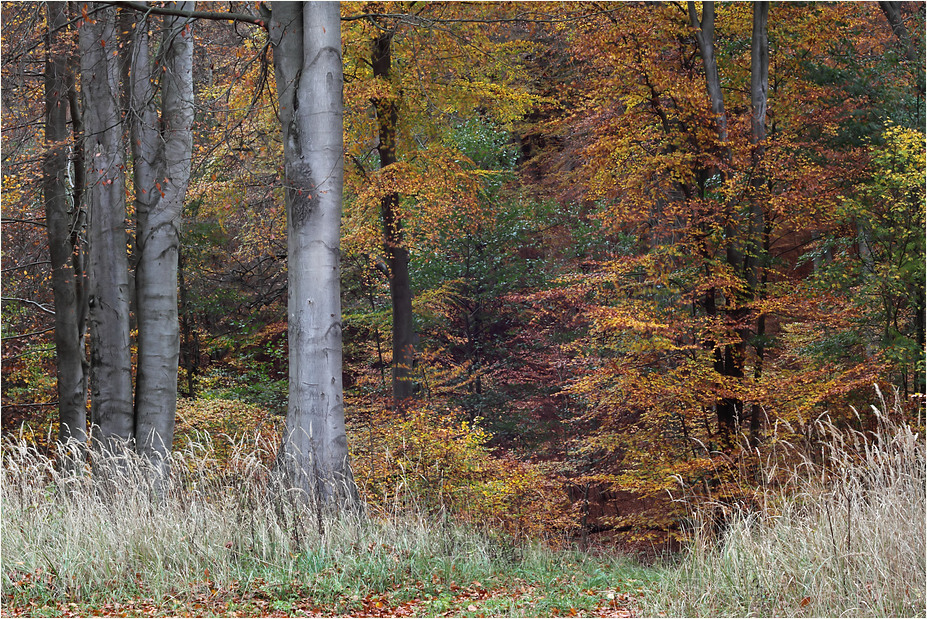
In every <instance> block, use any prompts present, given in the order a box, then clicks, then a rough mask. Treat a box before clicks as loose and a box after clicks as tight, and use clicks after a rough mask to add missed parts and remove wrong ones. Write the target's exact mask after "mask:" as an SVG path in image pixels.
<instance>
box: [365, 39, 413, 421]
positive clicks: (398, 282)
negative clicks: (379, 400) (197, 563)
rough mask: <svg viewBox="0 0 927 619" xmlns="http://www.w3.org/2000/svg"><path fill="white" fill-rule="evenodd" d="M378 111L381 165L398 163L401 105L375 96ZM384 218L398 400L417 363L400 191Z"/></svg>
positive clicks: (386, 50)
mask: <svg viewBox="0 0 927 619" xmlns="http://www.w3.org/2000/svg"><path fill="white" fill-rule="evenodd" d="M392 41H393V33H392V32H391V31H387V32H383V33H381V34H380V36H378V37H377V38H376V39H374V41H373V46H372V50H371V64H372V66H373V75H374V77H375V78H377V79H380V80H383V81H385V82H386V83H387V84H389V83H390V80H391V77H392V76H391V65H392ZM373 104H374V108H375V109H376V112H377V129H378V132H379V138H380V139H379V144H378V145H377V153H378V154H379V156H380V168H381V169H382V168H385V167H386V166H389V165H392V164H394V163H396V161H397V157H396V133H397V127H398V125H399V105H398V102H397V101H396V99H395V98H394V97H378V98H375V99H373ZM380 218H381V219H382V221H383V251H384V253H385V254H386V266H387V268H388V269H389V291H390V298H391V300H392V306H393V370H392V378H393V400H394V402H395V403H399V402H402V401H403V400H405V399H407V398H409V397H411V396H412V393H413V387H414V378H413V367H414V364H415V325H414V322H413V314H412V285H411V282H410V281H409V250H408V249H406V248H405V246H404V245H403V233H402V217H401V215H400V213H399V194H397V193H395V192H394V193H390V194H388V195H386V196H383V198H382V199H381V200H380Z"/></svg>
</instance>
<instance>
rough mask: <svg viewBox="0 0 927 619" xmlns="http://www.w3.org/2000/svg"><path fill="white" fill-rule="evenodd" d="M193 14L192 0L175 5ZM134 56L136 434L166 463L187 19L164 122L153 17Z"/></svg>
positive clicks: (181, 23) (188, 61) (170, 41)
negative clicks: (156, 89)
mask: <svg viewBox="0 0 927 619" xmlns="http://www.w3.org/2000/svg"><path fill="white" fill-rule="evenodd" d="M176 8H177V9H178V10H181V11H192V10H193V8H194V3H193V2H179V3H176ZM138 23H139V27H138V28H137V29H136V37H135V46H134V51H133V57H132V98H131V100H132V110H133V116H134V120H133V123H132V145H133V155H134V163H135V188H136V201H135V204H136V214H137V218H138V223H137V226H136V243H137V251H138V258H139V260H138V264H137V266H136V270H135V288H136V295H137V304H136V305H137V309H136V314H137V320H138V368H137V377H136V389H135V437H136V443H137V449H138V451H139V453H141V454H142V455H145V456H147V457H148V458H149V459H150V460H152V461H153V462H163V461H164V459H165V458H166V456H167V454H168V453H169V452H170V450H171V444H172V442H173V438H174V417H175V414H176V410H177V371H178V360H179V355H180V324H179V320H178V312H177V261H178V253H179V248H180V228H181V215H182V212H183V200H184V197H185V196H186V192H187V185H188V183H189V180H190V158H191V155H192V149H193V133H192V126H193V35H192V21H191V20H189V19H188V18H183V17H176V16H165V17H164V24H163V36H162V41H161V51H160V54H159V58H158V66H159V67H160V68H161V97H160V99H161V117H160V122H159V119H158V114H157V111H156V110H155V107H154V94H153V86H152V79H151V70H150V63H151V59H150V57H149V50H148V35H147V18H146V17H144V16H142V17H140V18H139V22H138Z"/></svg>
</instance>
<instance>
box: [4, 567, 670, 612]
mask: <svg viewBox="0 0 927 619" xmlns="http://www.w3.org/2000/svg"><path fill="white" fill-rule="evenodd" d="M552 552H554V553H556V551H552ZM562 558H563V559H564V560H565V562H564V563H563V564H562V566H561V567H562V574H560V575H554V574H553V573H552V571H551V570H549V569H541V570H539V571H537V572H535V573H528V572H522V571H520V570H519V573H520V575H519V576H514V575H512V574H504V573H497V574H492V575H490V577H489V578H484V579H483V580H484V581H485V582H480V581H476V580H474V581H471V582H468V583H466V582H462V583H460V584H458V583H457V582H455V581H454V580H447V579H446V578H443V577H439V576H438V575H435V576H434V577H433V579H432V582H427V583H426V582H422V581H415V582H413V581H408V582H402V583H398V584H396V583H394V584H393V587H392V588H391V589H390V590H382V591H378V590H375V589H376V588H370V587H364V586H363V584H362V583H357V585H358V586H356V587H352V588H351V589H352V590H345V591H343V592H341V594H340V595H338V594H336V595H335V596H332V592H331V591H330V590H329V591H322V590H319V591H316V590H314V589H313V587H311V586H309V585H307V584H306V582H299V581H301V580H303V579H297V580H294V581H293V582H290V583H281V582H276V583H274V582H268V581H267V580H264V579H262V578H256V579H252V580H251V581H250V582H248V583H247V584H244V583H241V582H239V581H233V582H231V583H230V584H229V585H226V586H222V585H217V584H216V583H214V582H212V581H210V580H208V579H204V580H202V581H200V582H194V583H187V584H186V585H179V586H177V587H175V588H174V589H173V590H172V591H171V592H170V593H168V594H166V595H160V596H158V597H151V596H147V595H145V594H144V593H142V591H139V595H138V596H137V597H133V596H126V595H125V592H123V594H122V595H121V596H120V598H121V599H119V600H118V601H117V600H115V599H106V598H105V597H104V594H103V593H102V592H101V593H100V594H99V596H92V597H90V599H79V598H76V597H72V596H70V595H67V594H64V595H62V593H63V592H61V591H60V590H57V588H56V587H55V585H54V582H55V577H54V575H53V574H52V573H50V572H43V571H41V570H37V572H33V573H30V574H24V573H20V574H18V575H13V574H7V575H6V576H7V577H8V578H10V581H12V580H13V578H16V579H17V580H15V581H13V582H12V586H10V582H9V581H8V582H7V583H6V585H7V586H5V587H4V589H5V591H4V594H3V603H2V615H3V616H11V617H88V616H94V617H96V616H99V617H165V616H177V617H213V616H218V617H332V616H338V617H506V616H521V617H634V616H641V615H643V614H647V613H646V612H645V611H642V610H641V606H640V602H641V601H642V598H643V596H645V595H646V593H645V590H644V587H645V586H646V584H647V582H648V581H650V580H651V579H657V578H659V569H658V568H653V569H651V568H647V567H643V566H640V565H637V564H632V563H630V562H627V561H622V562H620V563H615V562H614V561H612V560H609V559H606V560H604V561H596V560H594V559H592V558H588V560H580V561H579V562H577V561H575V558H576V555H574V554H572V553H571V556H569V557H567V556H566V555H564V556H563V557H562ZM568 559H573V560H572V561H569V560H568ZM552 565H553V564H548V567H551V566H552ZM4 580H6V579H4ZM141 584H142V583H139V585H141ZM140 589H144V587H143V586H142V587H140ZM365 589H366V591H367V592H366V593H365V594H362V592H363V591H364V590H365Z"/></svg>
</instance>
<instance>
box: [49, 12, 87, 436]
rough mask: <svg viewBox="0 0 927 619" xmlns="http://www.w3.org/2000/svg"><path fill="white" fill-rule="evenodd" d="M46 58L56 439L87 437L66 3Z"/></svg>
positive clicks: (53, 21)
mask: <svg viewBox="0 0 927 619" xmlns="http://www.w3.org/2000/svg"><path fill="white" fill-rule="evenodd" d="M46 10H47V13H48V33H47V35H46V45H47V54H48V57H47V59H46V64H45V105H46V110H45V140H46V142H47V148H48V150H47V151H46V153H45V160H44V162H43V163H44V166H43V170H42V173H43V189H44V194H45V222H46V226H47V227H46V230H47V232H48V246H49V253H50V255H51V270H52V291H53V294H54V298H55V353H56V356H55V359H56V366H57V370H58V372H57V374H58V381H57V383H58V418H59V433H58V440H60V441H61V442H62V443H68V442H69V441H72V440H73V441H77V442H79V443H85V442H86V440H87V361H86V357H85V353H84V329H85V325H84V321H85V316H84V310H83V307H82V303H83V301H84V299H83V298H82V297H83V295H82V293H81V290H82V288H83V285H82V283H81V280H82V278H83V273H81V272H80V270H76V269H75V268H74V267H75V264H76V265H77V266H80V261H79V260H77V259H75V254H79V253H80V251H81V248H80V245H79V237H78V235H77V234H72V231H74V230H75V229H76V228H77V227H78V224H79V219H80V205H79V204H72V203H71V199H73V197H74V194H72V193H71V190H70V187H69V182H68V170H69V162H68V137H69V135H68V125H67V116H68V109H69V99H68V91H69V83H70V81H71V79H72V78H71V77H70V76H69V68H68V58H67V53H66V50H65V49H64V48H63V43H62V42H61V39H62V35H63V30H64V28H65V27H66V25H67V22H68V16H67V10H66V3H64V2H48V3H47V4H46Z"/></svg>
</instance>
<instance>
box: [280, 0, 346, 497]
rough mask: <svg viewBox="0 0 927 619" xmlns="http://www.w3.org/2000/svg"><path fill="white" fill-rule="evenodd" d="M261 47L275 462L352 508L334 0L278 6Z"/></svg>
mask: <svg viewBox="0 0 927 619" xmlns="http://www.w3.org/2000/svg"><path fill="white" fill-rule="evenodd" d="M269 26H270V27H269V30H270V40H271V44H272V45H273V48H274V72H275V76H276V81H277V95H278V97H279V108H278V109H279V113H280V121H281V124H282V130H283V131H282V133H283V149H284V172H285V179H284V182H285V185H286V208H287V253H288V256H287V269H288V301H287V316H288V332H289V403H288V407H287V417H286V436H285V437H284V439H283V444H282V446H281V453H280V457H279V458H278V460H279V462H280V464H281V466H282V467H283V469H284V471H285V473H286V476H287V478H288V482H289V483H290V484H291V485H292V487H294V488H299V489H301V490H303V491H304V492H305V496H306V497H307V498H310V499H313V500H316V501H318V503H319V504H320V505H322V506H325V507H326V509H334V510H336V509H340V508H343V507H344V506H345V505H346V504H354V503H355V502H356V500H357V490H356V487H355V485H354V479H353V476H352V474H351V469H350V466H349V462H348V445H347V438H346V434H345V426H344V402H343V399H342V377H341V365H342V352H341V296H340V295H341V287H340V272H341V267H340V261H341V252H340V235H341V198H342V185H343V168H344V155H343V136H342V131H343V129H342V117H343V102H342V87H343V77H342V59H341V14H340V6H339V4H338V3H337V2H305V3H295V2H294V3H290V2H277V3H274V5H273V12H272V14H271V18H270V23H269Z"/></svg>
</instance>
